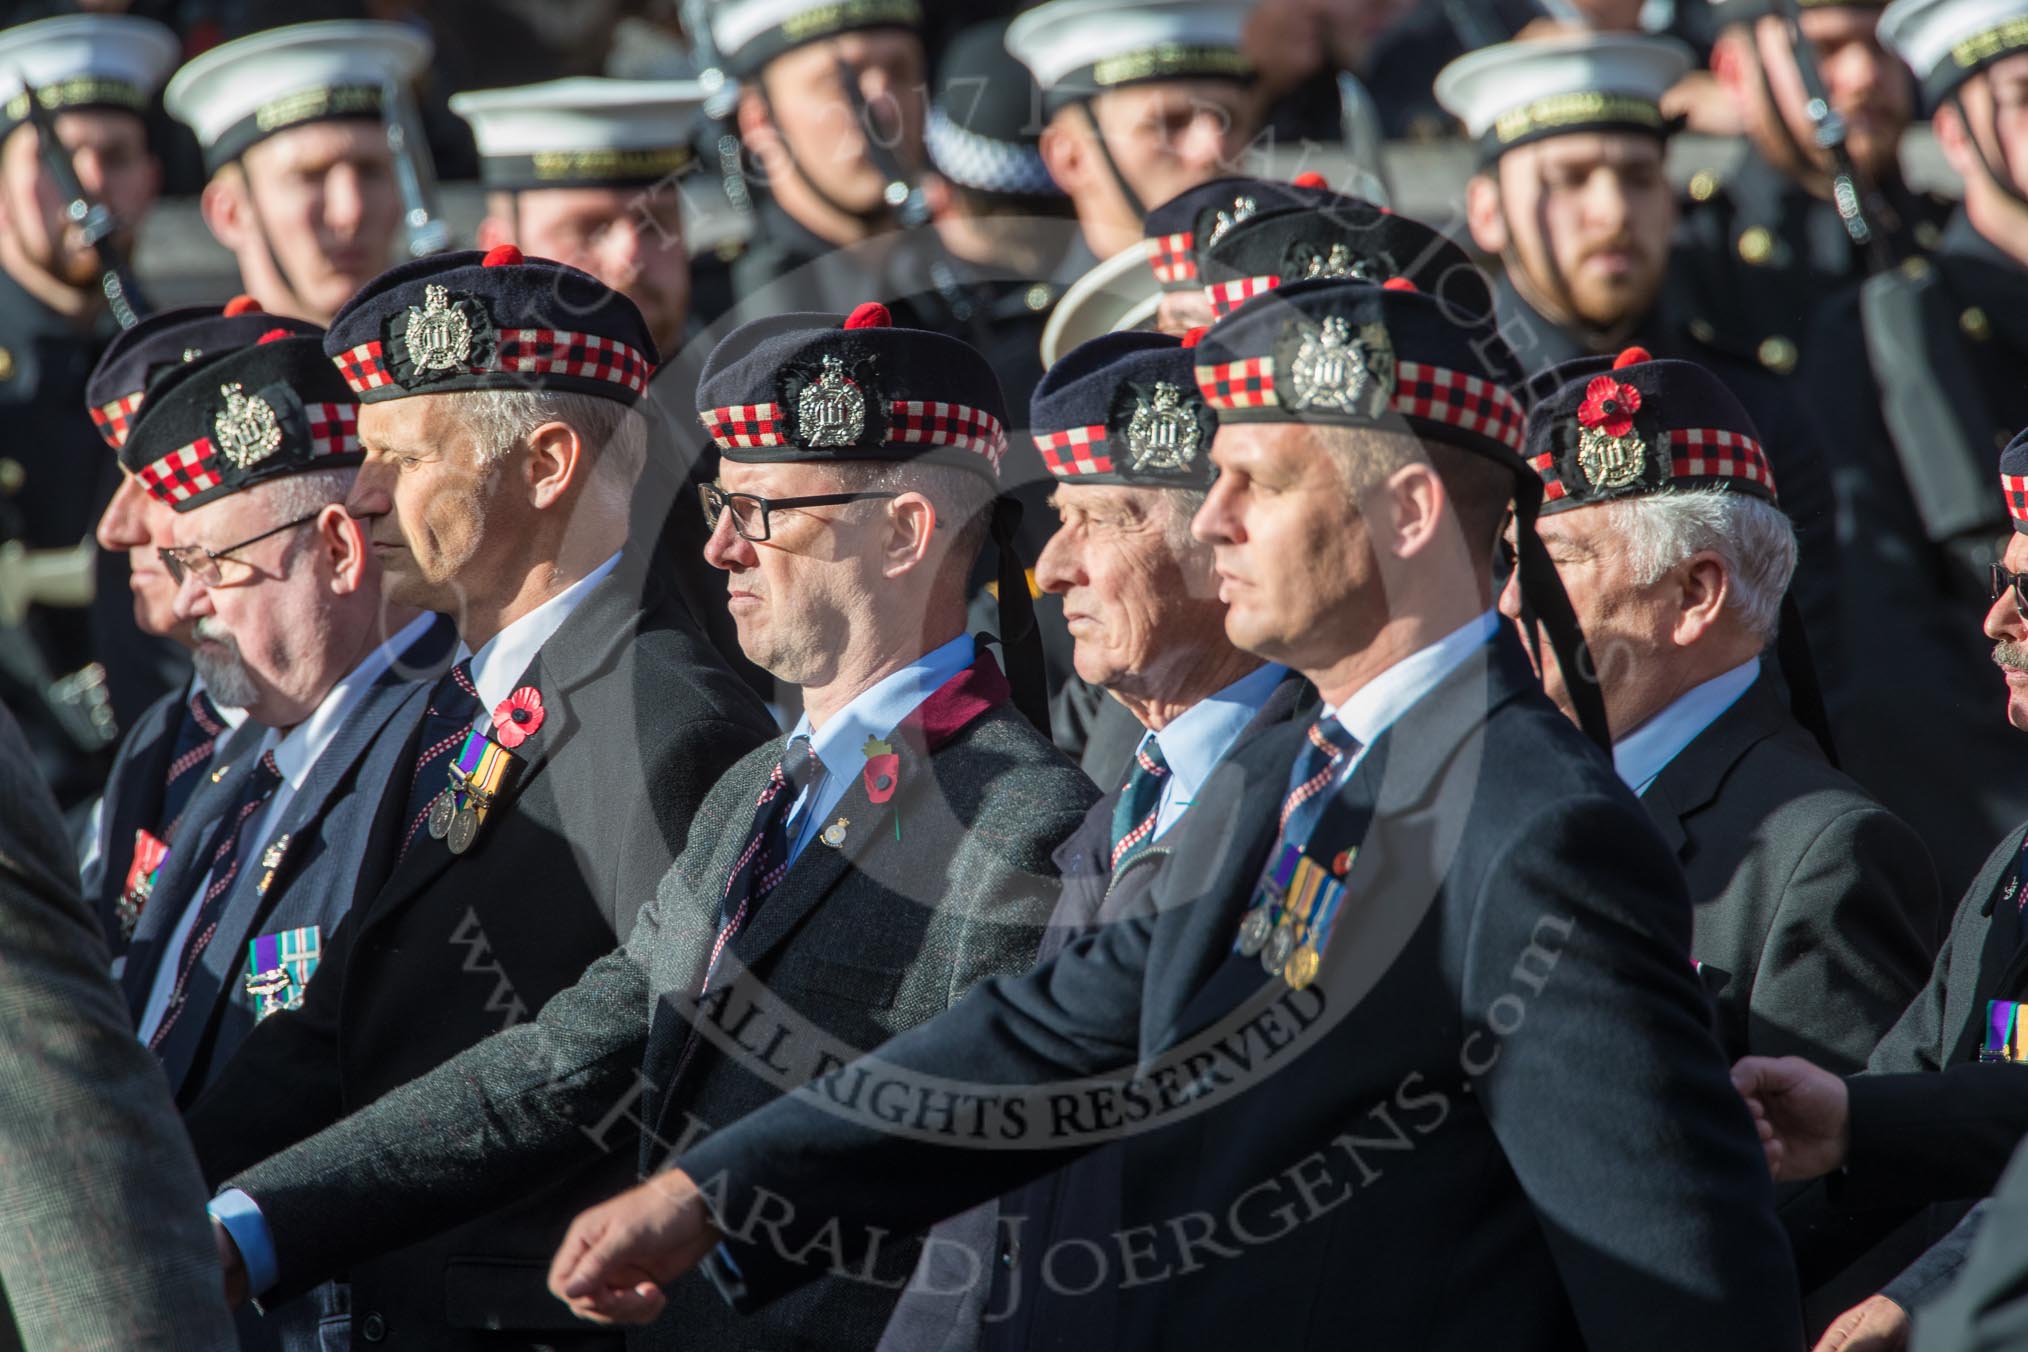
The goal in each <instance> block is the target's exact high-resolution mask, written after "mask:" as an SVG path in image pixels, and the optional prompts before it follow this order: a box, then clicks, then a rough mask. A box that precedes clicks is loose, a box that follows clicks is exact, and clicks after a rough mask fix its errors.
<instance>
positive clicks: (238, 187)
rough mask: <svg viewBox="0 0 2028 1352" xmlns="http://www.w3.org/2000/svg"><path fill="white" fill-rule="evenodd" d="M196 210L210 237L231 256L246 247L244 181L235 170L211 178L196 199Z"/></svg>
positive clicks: (246, 220)
mask: <svg viewBox="0 0 2028 1352" xmlns="http://www.w3.org/2000/svg"><path fill="white" fill-rule="evenodd" d="M197 208H198V212H199V214H200V215H202V216H203V217H204V224H205V227H206V228H207V229H209V230H210V231H211V237H212V238H213V239H215V240H217V241H218V242H219V243H220V244H223V245H224V246H225V247H226V248H227V249H229V250H231V251H232V252H233V253H238V252H239V248H240V246H241V245H242V244H244V243H246V239H247V233H248V230H249V229H250V228H251V223H250V222H249V220H248V208H247V200H246V178H245V176H244V175H243V174H242V173H241V172H240V170H239V169H238V168H237V167H234V166H231V165H228V166H227V167H225V168H223V169H221V170H219V171H218V172H217V173H215V174H213V175H212V176H211V181H210V182H209V183H207V184H205V185H204V192H203V194H202V195H200V196H199V197H198V199H197Z"/></svg>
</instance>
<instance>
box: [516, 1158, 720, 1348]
mask: <svg viewBox="0 0 2028 1352" xmlns="http://www.w3.org/2000/svg"><path fill="white" fill-rule="evenodd" d="M720 1238H721V1236H720V1234H719V1232H718V1229H717V1227H716V1226H714V1225H713V1224H712V1223H711V1218H710V1217H709V1216H707V1215H706V1214H705V1212H704V1203H703V1200H702V1199H701V1198H700V1197H699V1196H698V1192H697V1185H696V1184H695V1183H693V1182H691V1181H690V1175H688V1174H686V1173H684V1172H682V1171H681V1170H672V1171H671V1172H669V1173H665V1174H657V1175H655V1176H654V1177H653V1178H650V1179H649V1180H648V1181H647V1182H645V1183H643V1184H641V1185H640V1186H639V1187H637V1188H633V1189H631V1190H629V1191H627V1192H623V1193H621V1194H620V1195H619V1196H618V1197H615V1198H614V1199H613V1200H612V1201H610V1202H606V1203H604V1204H602V1205H600V1206H595V1207H593V1208H592V1209H591V1210H589V1211H587V1212H585V1213H583V1214H582V1215H580V1216H579V1217H578V1218H577V1219H576V1220H574V1221H572V1222H571V1223H570V1231H569V1233H568V1234H566V1235H564V1237H563V1245H562V1247H560V1248H559V1249H557V1251H556V1258H555V1260H554V1261H552V1262H551V1263H550V1265H549V1289H550V1291H551V1292H552V1293H554V1294H555V1296H556V1298H557V1299H558V1300H560V1301H562V1302H563V1303H564V1304H566V1305H568V1306H570V1308H571V1310H572V1312H573V1313H575V1314H576V1315H577V1316H578V1318H580V1319H589V1320H591V1321H592V1322H593V1323H595V1324H647V1323H652V1322H653V1321H654V1320H655V1319H656V1318H657V1317H659V1316H660V1315H661V1313H662V1307H663V1306H664V1305H665V1304H667V1303H668V1297H667V1296H665V1295H664V1294H663V1293H662V1287H663V1285H664V1284H666V1283H668V1282H672V1281H674V1280H676V1278H678V1277H680V1276H682V1275H683V1274H684V1273H686V1272H688V1271H690V1269H692V1268H694V1267H696V1266H697V1265H698V1264H699V1263H701V1262H703V1261H704V1257H705V1255H706V1254H708V1253H710V1252H711V1250H712V1249H713V1248H714V1247H716V1246H717V1244H718V1241H719V1239H720Z"/></svg>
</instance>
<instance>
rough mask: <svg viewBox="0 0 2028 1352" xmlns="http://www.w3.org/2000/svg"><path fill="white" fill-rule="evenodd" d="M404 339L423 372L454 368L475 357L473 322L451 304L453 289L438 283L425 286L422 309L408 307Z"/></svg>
mask: <svg viewBox="0 0 2028 1352" xmlns="http://www.w3.org/2000/svg"><path fill="white" fill-rule="evenodd" d="M402 340H403V341H404V342H405V343H406V344H407V346H408V355H409V360H410V361H411V362H413V363H414V365H415V368H416V370H417V371H419V372H420V371H452V370H456V369H457V368H459V367H461V366H464V365H466V364H467V363H469V362H470V361H471V359H472V322H471V320H469V319H467V318H466V317H465V313H464V311H463V310H462V309H461V308H460V307H458V306H454V305H452V304H451V295H450V292H449V291H448V290H447V289H446V288H444V287H442V286H440V285H437V284H436V283H434V282H432V283H430V284H429V285H428V286H425V287H424V288H423V303H422V308H421V309H417V308H416V307H415V306H413V305H411V306H409V307H408V326H407V327H406V328H405V329H403V330H402Z"/></svg>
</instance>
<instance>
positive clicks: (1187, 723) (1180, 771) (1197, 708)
mask: <svg viewBox="0 0 2028 1352" xmlns="http://www.w3.org/2000/svg"><path fill="white" fill-rule="evenodd" d="M1288 674H1289V669H1288V668H1287V667H1284V666H1278V665H1276V664H1275V663H1273V662H1270V663H1268V664H1267V665H1266V666H1264V667H1261V668H1260V669H1258V670H1256V671H1252V672H1249V673H1247V674H1246V675H1245V676H1242V677H1240V678H1239V679H1238V680H1236V681H1234V682H1233V683H1232V684H1231V685H1228V686H1227V687H1225V689H1223V690H1221V691H1219V692H1218V693H1217V694H1215V695H1213V696H1211V697H1210V698H1209V699H1205V700H1200V701H1198V702H1197V703H1196V704H1193V705H1191V706H1190V707H1189V708H1188V709H1185V710H1184V711H1183V712H1182V713H1180V714H1178V715H1177V716H1176V717H1175V718H1174V719H1172V720H1170V723H1169V726H1168V727H1166V728H1163V729H1162V730H1161V731H1160V732H1150V733H1148V734H1147V735H1146V736H1144V737H1142V738H1141V743H1140V744H1141V746H1143V747H1145V746H1147V744H1148V743H1149V742H1153V743H1155V745H1157V746H1159V747H1160V748H1161V749H1162V759H1163V760H1165V761H1167V762H1168V763H1169V778H1168V779H1167V780H1166V781H1164V783H1163V785H1162V801H1161V803H1160V804H1159V805H1158V806H1157V807H1156V809H1155V837H1156V839H1158V840H1159V839H1160V838H1161V835H1162V833H1163V832H1164V831H1167V830H1168V829H1169V828H1170V827H1171V826H1173V825H1174V824H1175V822H1176V819H1177V818H1178V817H1180V816H1182V815H1183V810H1184V809H1185V808H1187V807H1189V806H1190V804H1191V802H1192V800H1194V799H1195V798H1196V797H1197V791H1198V789H1200V788H1202V787H1203V785H1204V781H1205V780H1207V779H1209V778H1210V777H1211V772H1212V771H1213V770H1215V769H1217V768H1218V763H1219V762H1220V761H1222V760H1224V759H1225V753H1226V752H1228V751H1230V750H1232V744H1233V743H1234V742H1236V741H1238V740H1239V734H1240V733H1242V732H1244V731H1246V726H1247V724H1249V723H1251V722H1253V720H1254V719H1255V718H1256V717H1258V716H1259V715H1260V711H1261V706H1262V705H1264V704H1266V703H1267V702H1268V696H1270V695H1272V694H1274V692H1275V687H1276V686H1279V685H1280V684H1281V683H1282V679H1283V678H1284V677H1286V676H1287V675H1288Z"/></svg>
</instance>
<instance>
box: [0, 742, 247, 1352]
mask: <svg viewBox="0 0 2028 1352" xmlns="http://www.w3.org/2000/svg"><path fill="white" fill-rule="evenodd" d="M0 934H4V935H5V936H6V938H5V941H4V943H0V1216H5V1217H6V1220H5V1222H4V1223H0V1348H19V1347H26V1348H28V1349H31V1352H42V1350H43V1349H48V1348H66V1349H70V1348H76V1349H92V1350H93V1352H134V1350H135V1349H161V1352H184V1349H191V1350H192V1352H224V1350H225V1349H228V1348H230V1347H232V1345H233V1338H232V1321H231V1320H230V1319H228V1318H227V1317H226V1313H225V1302H224V1300H223V1299H222V1298H221V1293H220V1288H219V1281H218V1258H217V1255H216V1253H215V1251H214V1250H213V1248H212V1241H211V1233H210V1227H209V1225H207V1224H206V1222H205V1219H204V1191H203V1188H202V1186H201V1184H200V1181H199V1179H198V1174H197V1164H196V1161H195V1160H194V1159H192V1158H191V1155H190V1147H189V1144H188V1143H187V1142H186V1141H185V1140H184V1137H183V1132H182V1129H181V1127H180V1126H179V1125H178V1123H177V1121H176V1110H175V1107H174V1106H173V1105H172V1104H171V1103H170V1102H169V1091H168V1087H167V1086H166V1085H164V1084H163V1083H162V1075H161V1072H160V1070H159V1069H157V1067H156V1064H155V1058H154V1057H153V1056H150V1055H149V1054H148V1050H147V1048H145V1047H143V1046H141V1044H140V1043H138V1042H136V1041H135V1040H134V1030H133V1026H132V1025H131V1024H130V1023H128V1021H127V1013H126V1010H125V1009H124V1008H122V1006H121V1004H120V996H119V992H118V991H117V990H116V989H115V988H114V986H113V983H112V979H111V978H110V977H108V976H107V975H106V950H105V945H104V944H103V943H102V942H101V941H100V939H99V937H98V934H97V930H96V927H95V926H94V924H93V923H92V917H91V913H90V912H89V911H88V910H86V908H85V905H84V902H83V900H82V899H81V898H80V897H79V896H78V891H77V870H76V866H75V862H74V859H73V856H72V855H71V853H70V850H69V847H68V845H67V843H66V842H65V839H64V835H63V826H62V824H61V823H60V822H59V821H58V819H57V814H56V804H55V803H54V802H53V801H52V800H51V799H50V796H49V790H48V789H47V788H46V787H45V786H44V785H43V784H42V782H41V780H40V778H39V777H38V776H37V774H36V770H35V763H34V761H33V759H32V758H31V757H30V755H29V751H28V747H27V745H26V743H24V742H23V741H22V740H21V734H20V733H19V732H18V731H17V730H16V729H15V726H14V719H13V717H12V716H11V715H10V714H8V713H7V712H6V711H5V710H4V709H0Z"/></svg>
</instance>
